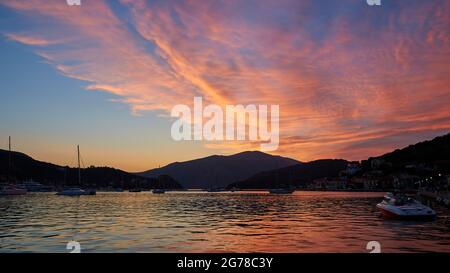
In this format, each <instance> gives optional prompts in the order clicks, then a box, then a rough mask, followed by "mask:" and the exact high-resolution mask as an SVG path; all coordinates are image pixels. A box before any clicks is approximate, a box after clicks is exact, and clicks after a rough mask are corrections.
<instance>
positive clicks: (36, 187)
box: [20, 180, 52, 192]
mask: <svg viewBox="0 0 450 273" xmlns="http://www.w3.org/2000/svg"><path fill="white" fill-rule="evenodd" d="M20 186H21V187H22V188H25V189H27V191H28V192H51V191H52V187H50V186H45V185H42V184H41V183H39V182H35V181H33V180H27V181H24V182H23V183H22V184H20Z"/></svg>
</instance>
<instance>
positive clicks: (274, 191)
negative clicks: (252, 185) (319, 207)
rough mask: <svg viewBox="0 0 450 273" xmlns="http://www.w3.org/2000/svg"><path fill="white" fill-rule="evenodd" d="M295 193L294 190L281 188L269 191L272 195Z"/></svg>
mask: <svg viewBox="0 0 450 273" xmlns="http://www.w3.org/2000/svg"><path fill="white" fill-rule="evenodd" d="M294 191H295V189H294V188H279V189H270V190H269V192H270V193H271V194H292V193H293V192H294Z"/></svg>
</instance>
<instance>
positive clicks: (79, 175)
mask: <svg viewBox="0 0 450 273" xmlns="http://www.w3.org/2000/svg"><path fill="white" fill-rule="evenodd" d="M77 151H78V185H81V166H80V145H77Z"/></svg>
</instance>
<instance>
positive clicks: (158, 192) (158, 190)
mask: <svg viewBox="0 0 450 273" xmlns="http://www.w3.org/2000/svg"><path fill="white" fill-rule="evenodd" d="M165 192H166V191H165V190H163V189H154V190H153V191H152V193H154V194H163V193H165Z"/></svg>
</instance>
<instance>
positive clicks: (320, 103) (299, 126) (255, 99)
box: [0, 0, 450, 171]
mask: <svg viewBox="0 0 450 273" xmlns="http://www.w3.org/2000/svg"><path fill="white" fill-rule="evenodd" d="M449 16H450V1H444V0H433V1H423V0H395V1H394V0H390V1H389V0H382V5H381V6H369V5H367V4H366V1H365V0H341V1H331V0H277V1H274V0H273V1H269V0H240V1H237V0H227V1H219V0H217V1H170V0H164V1H162V0H151V1H144V0H133V1H131V0H117V1H114V0H82V5H81V6H68V5H67V4H66V1H64V0H26V1H25V0H21V1H19V0H1V1H0V57H1V58H0V145H1V146H0V148H7V141H8V136H9V135H11V136H12V138H13V148H14V150H18V151H21V152H24V153H27V154H29V155H30V156H32V157H34V158H36V159H38V160H42V161H49V162H53V163H57V164H62V165H74V164H75V162H76V145H78V144H79V145H80V146H81V153H82V158H83V162H84V164H85V165H86V166H89V165H96V166H112V167H116V168H121V169H124V170H127V171H143V170H147V169H151V168H155V167H157V166H159V165H165V164H168V163H170V162H174V161H184V160H189V159H193V158H199V157H203V156H208V155H212V154H232V153H236V152H240V151H245V150H257V149H259V147H260V145H259V143H255V142H250V141H222V142H206V141H180V142H177V141H174V140H173V139H172V138H171V135H170V128H171V125H172V123H173V121H174V119H173V118H172V117H170V111H171V109H172V107H173V106H174V105H176V104H187V105H192V103H193V98H194V97H195V96H201V97H203V100H204V103H205V104H208V103H214V104H217V105H219V106H225V105H228V104H232V105H235V104H243V105H248V104H267V105H273V104H276V105H279V106H280V146H279V149H278V150H276V151H274V152H272V153H273V154H278V155H283V156H288V157H292V158H295V159H298V160H300V161H310V160H314V159H319V158H345V159H349V160H361V159H365V158H367V157H369V156H376V155H380V154H383V153H385V152H389V151H391V150H393V149H396V148H401V147H405V146H407V145H409V144H413V143H416V142H418V141H422V140H426V139H431V138H433V137H435V136H438V135H442V134H445V133H448V132H450V107H449V106H448V105H449V103H450V79H449V75H450V17H449Z"/></svg>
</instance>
